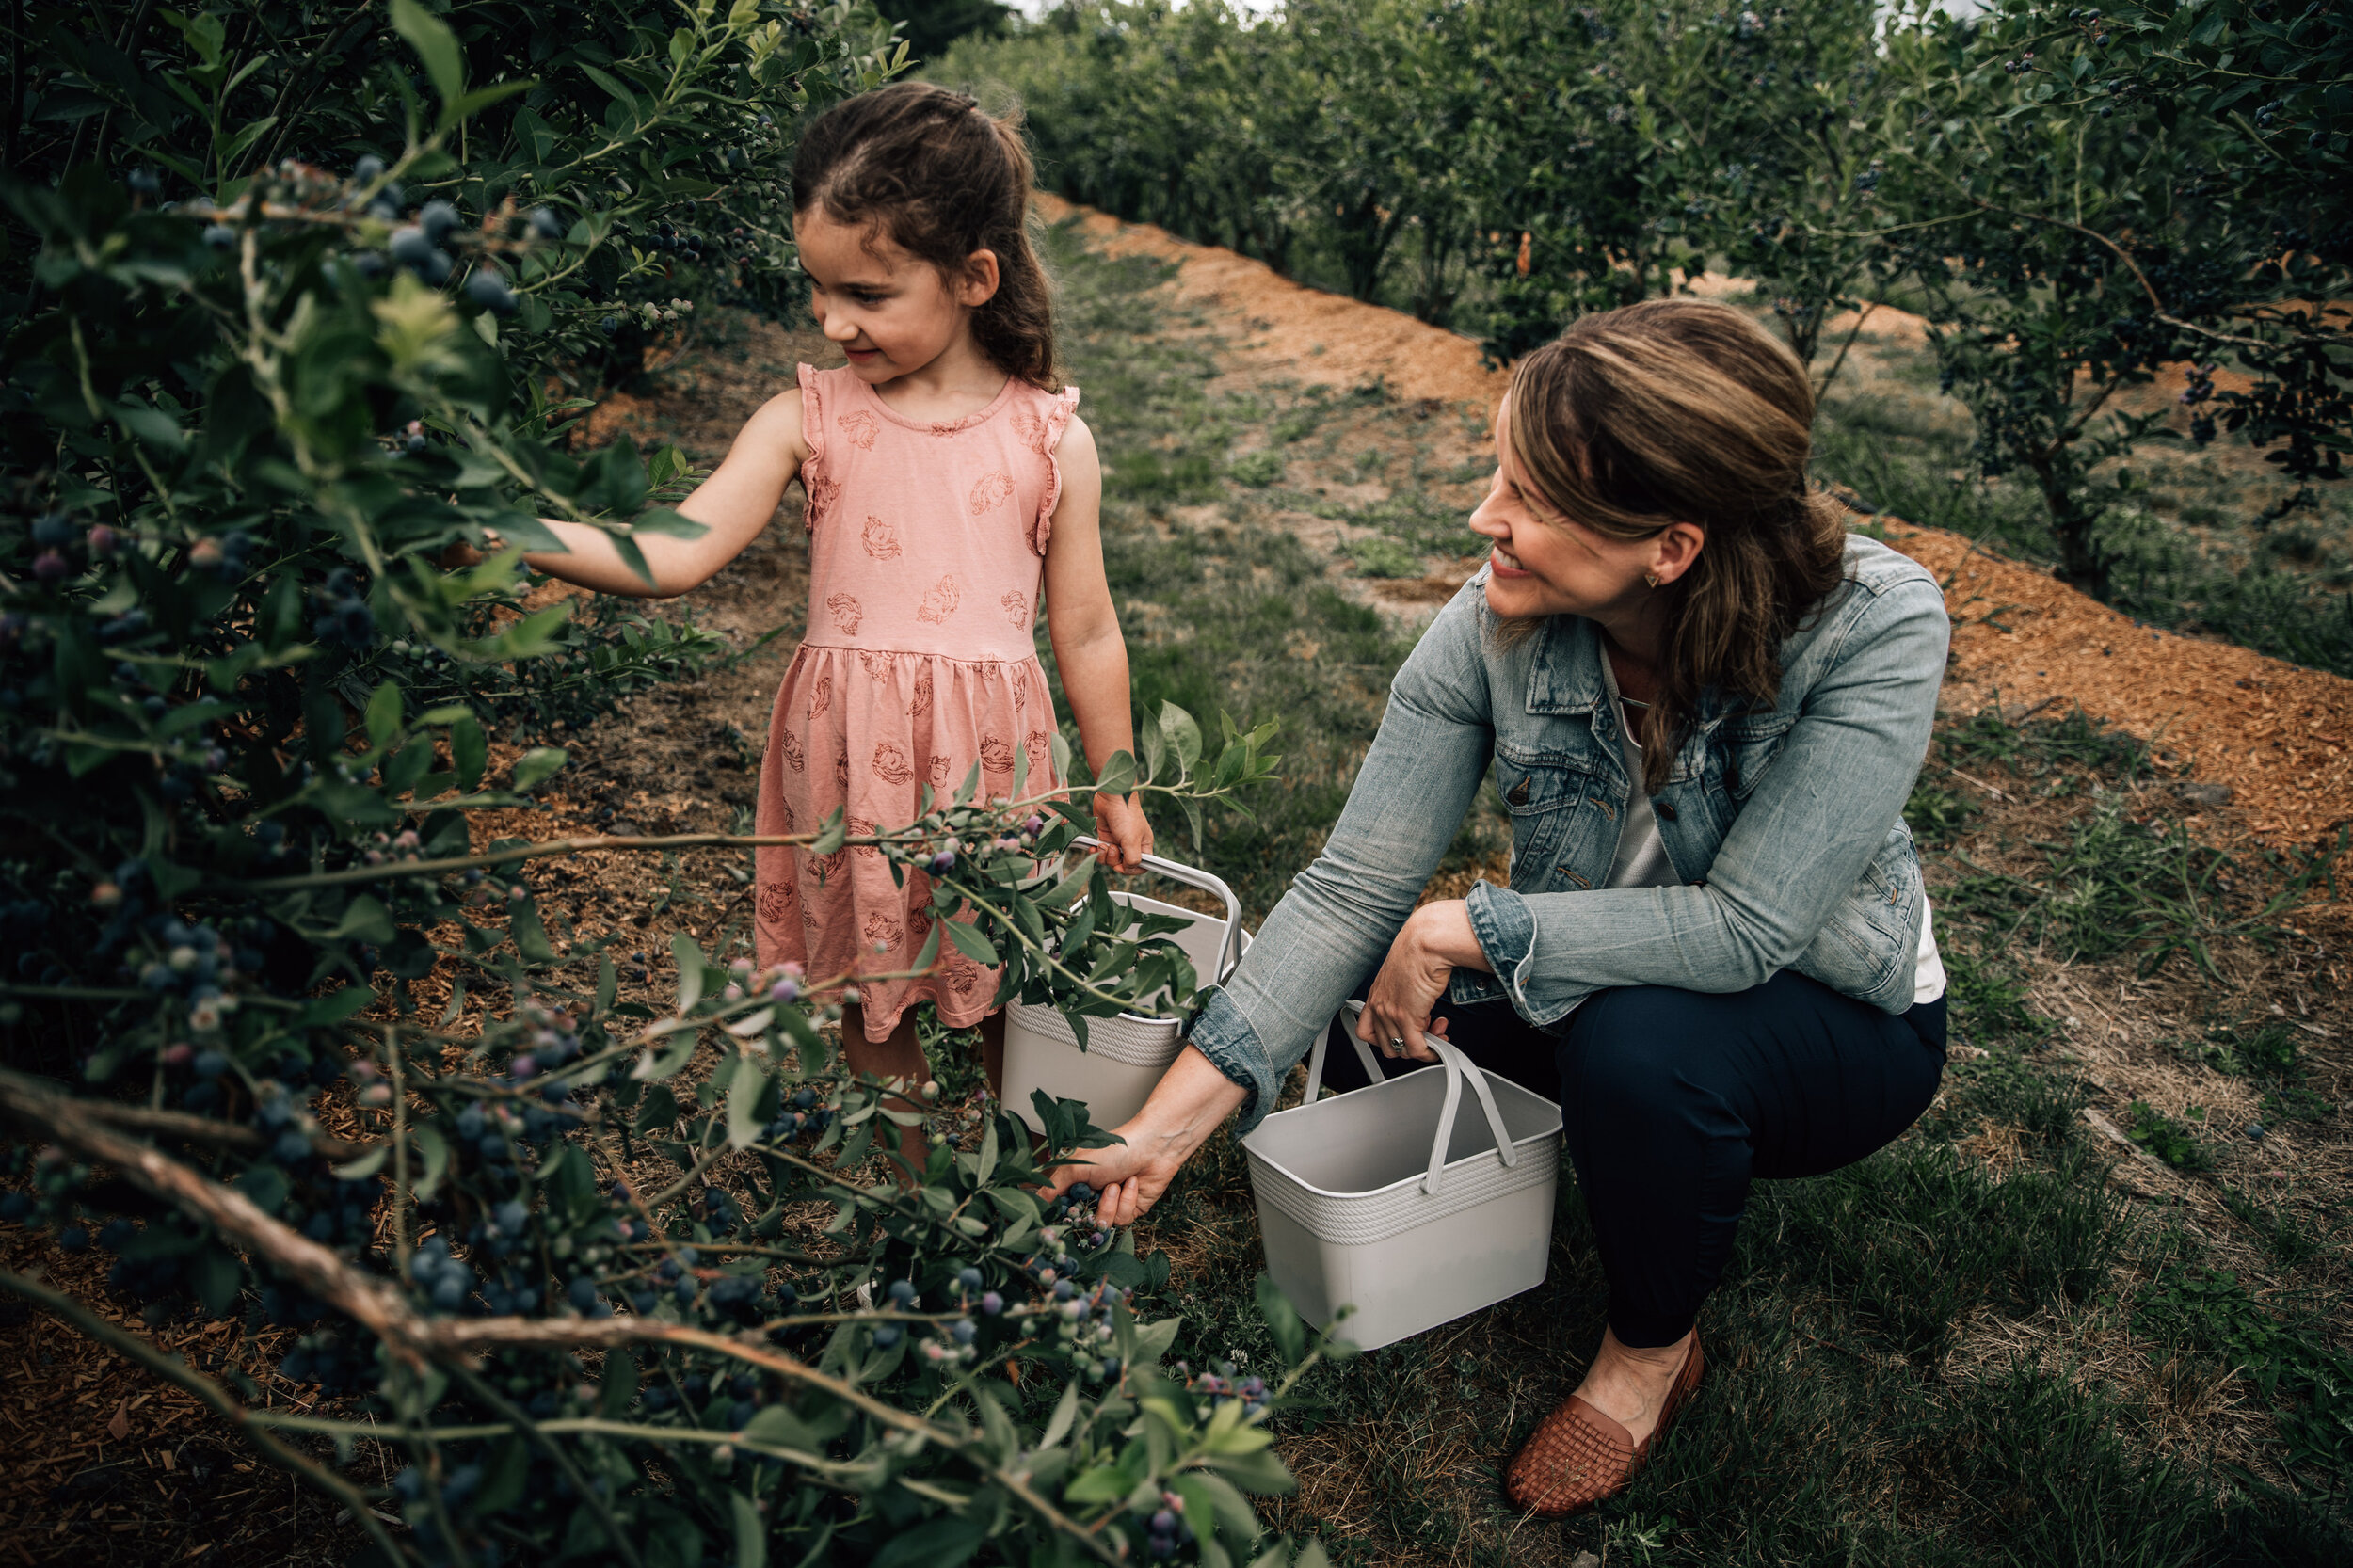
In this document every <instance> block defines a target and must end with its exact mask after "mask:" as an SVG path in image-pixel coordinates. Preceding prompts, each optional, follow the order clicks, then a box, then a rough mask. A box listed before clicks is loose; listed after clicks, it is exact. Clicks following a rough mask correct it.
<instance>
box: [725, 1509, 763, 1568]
mask: <svg viewBox="0 0 2353 1568" xmlns="http://www.w3.org/2000/svg"><path fill="white" fill-rule="evenodd" d="M728 1513H729V1514H730V1515H731V1516H732V1517H733V1519H734V1521H735V1568H768V1526H767V1522H766V1521H765V1520H763V1519H762V1518H761V1517H760V1505H759V1504H758V1503H756V1502H754V1501H752V1500H751V1498H749V1497H746V1496H744V1494H743V1493H741V1492H732V1491H731V1492H729V1493H728Z"/></svg>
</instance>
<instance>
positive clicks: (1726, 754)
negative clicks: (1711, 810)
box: [1710, 712, 1798, 801]
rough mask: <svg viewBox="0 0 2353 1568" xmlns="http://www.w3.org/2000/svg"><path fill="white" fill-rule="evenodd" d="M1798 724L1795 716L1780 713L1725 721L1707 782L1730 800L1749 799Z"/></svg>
mask: <svg viewBox="0 0 2353 1568" xmlns="http://www.w3.org/2000/svg"><path fill="white" fill-rule="evenodd" d="M1797 722H1798V716H1797V715H1796V714H1795V713H1783V712H1770V713H1755V714H1749V715H1744V716H1742V717H1740V718H1737V719H1734V720H1731V721H1729V722H1727V723H1726V724H1725V726H1724V728H1723V730H1722V733H1721V738H1720V740H1719V741H1718V744H1716V746H1715V747H1714V748H1713V752H1712V756H1711V758H1710V762H1711V767H1710V774H1711V780H1710V781H1711V782H1712V783H1713V784H1714V785H1715V787H1716V788H1717V789H1718V790H1720V791H1721V792H1722V793H1723V794H1724V795H1726V796H1728V797H1729V798H1731V799H1733V800H1736V801H1739V800H1746V799H1748V798H1749V794H1750V792H1752V791H1753V790H1754V789H1755V788H1756V786H1757V783H1758V781H1759V780H1761V779H1762V778H1764V776H1765V774H1766V770H1767V769H1769V768H1770V767H1771V766H1772V765H1773V759H1774V758H1775V757H1777V756H1779V755H1780V754H1781V745H1782V743H1783V742H1784V741H1785V740H1787V739H1788V738H1789V730H1790V727H1791V726H1793V725H1795V724H1796V723H1797Z"/></svg>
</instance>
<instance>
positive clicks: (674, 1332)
mask: <svg viewBox="0 0 2353 1568" xmlns="http://www.w3.org/2000/svg"><path fill="white" fill-rule="evenodd" d="M551 1331H555V1332H556V1333H558V1334H560V1335H561V1338H560V1339H556V1338H553V1337H552V1336H551ZM426 1332H427V1334H429V1335H430V1336H432V1339H433V1341H434V1342H435V1344H436V1345H437V1347H440V1348H443V1349H448V1350H456V1349H459V1348H461V1347H467V1346H473V1345H538V1344H550V1343H561V1344H565V1345H570V1346H579V1347H587V1348H594V1349H600V1350H612V1349H615V1348H616V1347H619V1346H625V1345H675V1346H677V1347H679V1348H680V1349H682V1350H698V1351H707V1352H711V1353H712V1354H714V1355H724V1356H730V1357H732V1358H734V1359H735V1360H738V1361H743V1362H748V1363H749V1364H750V1365H752V1366H754V1367H758V1368H760V1369H762V1370H763V1371H769V1372H774V1373H776V1375H777V1376H778V1377H781V1378H783V1379H785V1380H786V1381H787V1382H789V1383H796V1384H801V1385H802V1386H803V1387H806V1388H814V1389H817V1390H819V1391H821V1392H823V1393H824V1394H825V1395H827V1396H829V1397H830V1398H833V1399H836V1400H840V1401H841V1402H842V1403H844V1404H846V1405H850V1406H852V1407H853V1408H855V1409H856V1410H857V1411H859V1412H860V1413H862V1414H863V1415H865V1416H870V1417H872V1419H873V1420H876V1421H879V1422H880V1423H882V1424H883V1425H884V1426H887V1427H889V1428H890V1429H891V1430H893V1431H894V1432H905V1433H907V1434H908V1435H910V1436H912V1437H917V1438H920V1439H922V1440H923V1441H926V1442H931V1443H936V1444H938V1445H939V1446H940V1447H942V1448H948V1449H950V1450H952V1452H954V1453H956V1454H957V1455H959V1456H960V1457H961V1458H963V1459H964V1461H965V1462H966V1463H967V1464H970V1465H972V1466H973V1468H975V1469H977V1470H979V1471H980V1472H981V1473H982V1474H983V1475H985V1476H986V1477H988V1479H989V1480H992V1481H994V1482H995V1483H996V1484H997V1485H999V1486H1001V1487H1003V1488H1004V1489H1005V1490H1006V1491H1007V1492H1009V1493H1011V1494H1012V1495H1013V1496H1016V1497H1018V1498H1020V1499H1021V1501H1022V1503H1023V1504H1024V1505H1025V1506H1027V1507H1028V1508H1030V1509H1031V1510H1032V1511H1033V1512H1036V1513H1037V1515H1038V1516H1039V1517H1040V1518H1042V1519H1044V1520H1045V1521H1046V1522H1047V1523H1048V1524H1050V1525H1052V1526H1053V1527H1054V1528H1056V1529H1058V1530H1061V1531H1063V1532H1064V1534H1066V1535H1067V1536H1069V1538H1070V1539H1072V1540H1073V1541H1077V1542H1080V1543H1083V1544H1085V1545H1086V1547H1087V1549H1088V1550H1089V1551H1090V1552H1091V1553H1092V1554H1093V1555H1094V1556H1095V1557H1096V1559H1098V1560H1101V1561H1103V1562H1108V1563H1118V1562H1120V1561H1121V1559H1120V1558H1119V1556H1118V1555H1117V1554H1116V1553H1114V1552H1112V1550H1111V1549H1110V1548H1109V1547H1107V1546H1105V1545H1103V1544H1101V1543H1100V1542H1097V1541H1096V1540H1095V1539H1094V1538H1093V1537H1092V1536H1090V1535H1089V1534H1088V1533H1087V1531H1086V1529H1085V1528H1083V1527H1082V1526H1080V1524H1079V1523H1078V1521H1076V1520H1075V1519H1072V1518H1071V1517H1070V1516H1069V1515H1068V1514H1066V1513H1064V1512H1062V1510H1060V1509H1058V1508H1056V1507H1055V1506H1054V1505H1053V1504H1052V1503H1051V1502H1049V1501H1048V1500H1047V1499H1046V1498H1045V1497H1044V1496H1040V1495H1039V1493H1038V1492H1037V1491H1036V1490H1035V1489H1034V1488H1033V1487H1032V1486H1031V1485H1030V1483H1029V1482H1028V1481H1027V1480H1024V1479H1023V1478H1022V1477H1021V1476H1019V1475H1018V1474H1016V1473H1015V1472H1013V1471H1011V1470H1006V1469H1001V1468H1000V1467H999V1466H998V1465H996V1464H992V1463H990V1462H989V1461H988V1460H987V1459H986V1458H985V1457H984V1455H983V1454H982V1453H980V1452H976V1451H975V1444H976V1439H975V1438H974V1437H973V1435H972V1434H971V1433H969V1432H955V1431H952V1430H950V1429H948V1428H945V1427H942V1426H940V1425H938V1424H936V1423H935V1422H931V1421H926V1420H924V1419H923V1418H922V1417H920V1416H913V1415H910V1414H908V1413H907V1412H906V1411H904V1410H901V1409H898V1408H897V1407H896V1406H893V1405H888V1404H885V1403H884V1402H883V1401H882V1400H877V1399H875V1398H874V1397H872V1395H870V1394H867V1393H864V1392H863V1391H861V1390H860V1389H858V1388H857V1387H856V1385H854V1384H849V1383H845V1382H843V1381H842V1380H841V1379H840V1378H836V1377H830V1376H828V1375H826V1374H825V1373H824V1372H821V1371H819V1370H817V1368H814V1367H811V1366H809V1365H808V1364H807V1363H805V1362H803V1361H801V1360H799V1359H798V1358H797V1357H794V1356H790V1355H787V1354H785V1353H784V1352H781V1351H775V1350H770V1349H767V1348H766V1347H764V1346H760V1345H750V1344H745V1343H744V1342H743V1341H742V1340H739V1339H730V1338H728V1336H725V1335H721V1334H712V1333H710V1332H709V1331H707V1330H704V1329H696V1328H686V1327H683V1326H681V1325H680V1324H677V1323H665V1322H662V1321H660V1320H656V1319H650V1318H634V1317H632V1318H604V1319H599V1320H582V1321H579V1322H542V1321H539V1320H535V1319H530V1318H453V1319H448V1320H442V1321H439V1322H436V1323H434V1324H432V1325H431V1326H430V1327H429V1328H428V1329H427V1330H426Z"/></svg>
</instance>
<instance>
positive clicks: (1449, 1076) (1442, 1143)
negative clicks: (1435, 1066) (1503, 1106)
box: [1421, 1034, 1520, 1198]
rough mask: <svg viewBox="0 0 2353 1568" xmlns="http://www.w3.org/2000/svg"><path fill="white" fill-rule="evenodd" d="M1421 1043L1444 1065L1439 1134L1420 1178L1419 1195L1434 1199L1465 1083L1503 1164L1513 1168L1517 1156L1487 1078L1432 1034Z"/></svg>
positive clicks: (1517, 1158) (1456, 1051) (1441, 1180)
mask: <svg viewBox="0 0 2353 1568" xmlns="http://www.w3.org/2000/svg"><path fill="white" fill-rule="evenodd" d="M1421 1043H1422V1044H1423V1045H1425V1046H1428V1047H1429V1048H1431V1049H1432V1050H1434V1051H1436V1052H1437V1053H1438V1060H1439V1061H1441V1062H1443V1063H1445V1064H1446V1109H1445V1110H1444V1111H1442V1112H1439V1113H1438V1135H1437V1136H1436V1137H1435V1138H1433V1139H1432V1140H1431V1141H1430V1170H1429V1172H1428V1173H1427V1174H1426V1175H1424V1176H1423V1177H1422V1178H1421V1190H1422V1192H1424V1193H1426V1194H1428V1195H1429V1196H1431V1197H1433V1198H1434V1197H1436V1196H1437V1195H1438V1188H1439V1187H1440V1185H1441V1184H1442V1183H1443V1182H1444V1181H1445V1179H1446V1146H1447V1144H1449V1143H1451V1142H1452V1141H1453V1139H1454V1112H1456V1111H1458V1110H1459V1109H1461V1107H1462V1103H1463V1084H1464V1082H1465V1080H1467V1081H1468V1082H1469V1084H1470V1086H1471V1089H1472V1091H1473V1092H1474V1093H1476V1094H1477V1095H1478V1096H1479V1106H1480V1109H1481V1110H1482V1111H1484V1112H1486V1113H1487V1130H1488V1131H1489V1132H1491V1133H1493V1134H1495V1140H1496V1153H1497V1156H1499V1157H1500V1158H1501V1159H1502V1160H1503V1162H1504V1164H1506V1165H1514V1164H1517V1163H1518V1162H1519V1158H1520V1154H1519V1150H1517V1149H1515V1148H1513V1146H1512V1137H1511V1134H1510V1133H1508V1132H1506V1131H1504V1129H1503V1115H1502V1112H1498V1111H1497V1109H1496V1096H1495V1094H1494V1092H1493V1091H1491V1090H1490V1089H1489V1088H1488V1087H1487V1075H1486V1074H1485V1073H1482V1072H1481V1071H1480V1070H1479V1069H1478V1067H1477V1066H1475V1065H1473V1064H1472V1063H1471V1059H1470V1058H1469V1057H1467V1056H1465V1055H1464V1054H1463V1053H1462V1052H1461V1051H1459V1050H1457V1049H1455V1048H1453V1047H1452V1046H1449V1045H1448V1044H1447V1043H1446V1042H1445V1041H1444V1040H1441V1039H1440V1038H1438V1036H1436V1035H1435V1034H1424V1035H1423V1036H1422V1037H1421Z"/></svg>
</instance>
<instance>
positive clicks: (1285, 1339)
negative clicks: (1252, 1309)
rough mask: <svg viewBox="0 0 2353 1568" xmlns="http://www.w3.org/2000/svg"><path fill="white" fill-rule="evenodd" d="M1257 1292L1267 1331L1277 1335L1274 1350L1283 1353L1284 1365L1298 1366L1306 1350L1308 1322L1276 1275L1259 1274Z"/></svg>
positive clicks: (1260, 1314) (1259, 1307)
mask: <svg viewBox="0 0 2353 1568" xmlns="http://www.w3.org/2000/svg"><path fill="white" fill-rule="evenodd" d="M1257 1293H1258V1315H1259V1316H1260V1317H1262V1318H1264V1319H1265V1320H1266V1326H1267V1332H1268V1333H1269V1334H1272V1335H1273V1336H1274V1346H1275V1349H1277V1350H1279V1351H1281V1352H1283V1365H1284V1366H1286V1367H1296V1366H1298V1365H1299V1360H1300V1357H1302V1356H1304V1355H1305V1354H1306V1353H1307V1325H1306V1324H1305V1323H1303V1322H1301V1321H1300V1319H1299V1312H1298V1310H1297V1309H1296V1308H1295V1307H1293V1306H1292V1305H1291V1303H1290V1298H1289V1296H1286V1295H1284V1294H1283V1288H1282V1287H1281V1286H1279V1285H1276V1284H1275V1283H1274V1278H1273V1275H1271V1274H1260V1275H1259V1276H1258V1284H1257Z"/></svg>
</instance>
